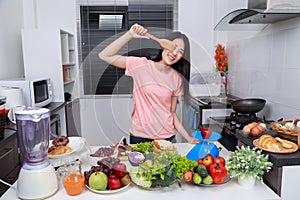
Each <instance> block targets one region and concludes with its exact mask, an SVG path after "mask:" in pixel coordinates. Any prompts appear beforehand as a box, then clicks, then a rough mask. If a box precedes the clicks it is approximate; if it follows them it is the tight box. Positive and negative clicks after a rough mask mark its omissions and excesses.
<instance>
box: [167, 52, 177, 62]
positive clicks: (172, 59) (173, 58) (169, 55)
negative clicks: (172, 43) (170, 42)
mask: <svg viewBox="0 0 300 200" xmlns="http://www.w3.org/2000/svg"><path fill="white" fill-rule="evenodd" d="M168 58H169V59H170V60H171V61H174V60H175V57H174V56H173V55H171V54H170V53H168Z"/></svg>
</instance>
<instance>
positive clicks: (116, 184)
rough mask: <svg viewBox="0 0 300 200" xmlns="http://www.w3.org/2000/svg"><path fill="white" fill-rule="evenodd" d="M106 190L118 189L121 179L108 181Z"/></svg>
mask: <svg viewBox="0 0 300 200" xmlns="http://www.w3.org/2000/svg"><path fill="white" fill-rule="evenodd" d="M108 188H109V189H110V190H117V189H120V188H121V179H119V178H111V179H108Z"/></svg>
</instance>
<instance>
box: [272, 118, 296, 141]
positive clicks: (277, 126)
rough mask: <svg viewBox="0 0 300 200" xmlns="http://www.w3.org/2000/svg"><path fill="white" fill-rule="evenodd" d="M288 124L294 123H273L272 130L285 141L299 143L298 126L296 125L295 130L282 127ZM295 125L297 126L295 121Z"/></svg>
mask: <svg viewBox="0 0 300 200" xmlns="http://www.w3.org/2000/svg"><path fill="white" fill-rule="evenodd" d="M287 122H293V121H292V120H288V121H279V122H272V123H271V125H270V127H271V129H272V130H274V131H276V132H277V134H278V135H279V136H281V137H283V138H285V139H288V140H292V141H295V142H297V141H298V131H297V127H296V125H295V128H293V129H286V128H282V127H281V126H284V125H285V124H286V123H287ZM296 123H297V122H296ZM294 124H295V121H294Z"/></svg>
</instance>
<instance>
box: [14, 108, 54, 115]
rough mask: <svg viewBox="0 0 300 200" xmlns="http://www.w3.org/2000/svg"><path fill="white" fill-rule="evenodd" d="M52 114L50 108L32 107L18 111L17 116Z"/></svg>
mask: <svg viewBox="0 0 300 200" xmlns="http://www.w3.org/2000/svg"><path fill="white" fill-rule="evenodd" d="M48 112H50V110H49V109H48V108H32V107H27V108H24V109H22V110H17V111H16V112H15V114H18V115H34V114H45V113H48Z"/></svg>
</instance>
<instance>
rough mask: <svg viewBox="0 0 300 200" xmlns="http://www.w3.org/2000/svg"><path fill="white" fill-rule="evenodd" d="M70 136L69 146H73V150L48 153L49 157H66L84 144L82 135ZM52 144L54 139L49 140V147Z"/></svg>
mask: <svg viewBox="0 0 300 200" xmlns="http://www.w3.org/2000/svg"><path fill="white" fill-rule="evenodd" d="M68 138H69V147H71V149H72V151H70V152H67V153H64V154H60V155H48V158H63V157H66V156H68V155H70V154H72V153H74V152H76V151H78V150H79V149H80V148H81V147H82V145H83V144H84V142H83V138H82V137H68ZM51 145H52V140H50V141H49V147H50V146H51Z"/></svg>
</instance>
